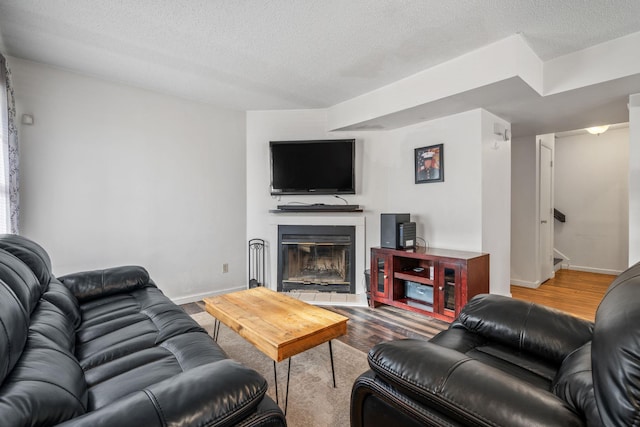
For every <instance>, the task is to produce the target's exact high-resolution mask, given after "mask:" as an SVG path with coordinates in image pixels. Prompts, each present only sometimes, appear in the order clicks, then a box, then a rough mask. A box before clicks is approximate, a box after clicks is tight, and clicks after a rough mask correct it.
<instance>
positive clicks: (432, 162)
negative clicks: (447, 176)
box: [415, 144, 444, 184]
mask: <svg viewBox="0 0 640 427" xmlns="http://www.w3.org/2000/svg"><path fill="white" fill-rule="evenodd" d="M443 145H444V144H437V145H430V146H428V147H422V148H416V149H415V169H416V184H424V183H427V182H443V181H444V149H443Z"/></svg>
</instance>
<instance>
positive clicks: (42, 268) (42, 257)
mask: <svg viewBox="0 0 640 427" xmlns="http://www.w3.org/2000/svg"><path fill="white" fill-rule="evenodd" d="M0 249H4V250H5V251H7V252H9V253H11V254H13V255H14V256H16V257H17V258H18V259H20V260H21V261H22V262H24V263H25V264H26V265H27V266H28V267H29V268H30V269H31V271H33V273H34V274H35V275H36V277H37V278H38V281H39V282H40V283H41V284H42V285H43V286H46V285H47V284H48V283H49V280H50V279H51V278H52V276H51V259H50V258H49V254H48V253H47V251H45V250H44V248H43V247H42V246H40V245H39V244H37V243H36V242H34V241H32V240H29V239H27V238H25V237H22V236H18V235H16V234H3V235H0Z"/></svg>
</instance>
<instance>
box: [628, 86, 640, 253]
mask: <svg viewBox="0 0 640 427" xmlns="http://www.w3.org/2000/svg"><path fill="white" fill-rule="evenodd" d="M638 261H640V93H637V94H634V95H631V96H630V97H629V262H628V264H629V266H631V265H633V264H635V263H636V262H638Z"/></svg>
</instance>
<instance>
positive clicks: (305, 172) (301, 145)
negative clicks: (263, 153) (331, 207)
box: [269, 139, 356, 195]
mask: <svg viewBox="0 0 640 427" xmlns="http://www.w3.org/2000/svg"><path fill="white" fill-rule="evenodd" d="M269 148H270V151H271V194H273V195H281V194H355V193H356V184H355V139H326V140H314V141H270V142H269Z"/></svg>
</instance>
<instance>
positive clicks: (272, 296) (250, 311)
mask: <svg viewBox="0 0 640 427" xmlns="http://www.w3.org/2000/svg"><path fill="white" fill-rule="evenodd" d="M204 303H205V307H206V310H207V312H208V313H209V314H211V315H212V316H213V317H215V318H216V322H215V326H214V332H213V338H214V339H215V340H217V339H218V332H219V330H220V322H222V323H224V324H225V325H227V326H228V327H229V328H231V329H232V330H234V331H235V332H236V333H238V334H239V335H240V336H241V337H243V338H244V339H246V340H247V341H249V342H250V343H251V344H252V345H253V346H255V347H256V348H257V349H258V350H260V351H261V352H263V353H264V354H265V355H267V356H268V357H269V358H270V359H272V360H273V370H274V376H275V384H276V401H278V380H277V375H276V374H277V372H276V362H281V361H283V360H285V359H289V367H288V371H287V391H286V395H285V396H286V397H285V408H284V410H285V414H286V412H287V403H288V399H289V376H290V373H291V356H295V355H296V354H298V353H302V352H303V351H305V350H308V349H310V348H313V347H315V346H317V345H320V344H322V343H325V342H329V356H330V358H331V375H332V377H333V386H334V387H335V386H336V377H335V370H334V367H333V350H332V348H331V340H332V339H334V338H337V337H339V336H341V335H344V334H345V333H346V332H347V320H349V319H348V318H347V317H345V316H341V315H339V314H337V313H334V312H332V311H329V310H325V309H323V308H320V307H315V306H313V305H311V304H307V303H306V302H303V301H300V300H297V299H295V298H292V297H290V296H288V295H284V294H281V293H278V292H275V291H272V290H270V289H267V288H264V287H258V288H253V289H247V290H244V291H238V292H232V293H229V294H225V295H220V296H215V297H209V298H205V299H204Z"/></svg>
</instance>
